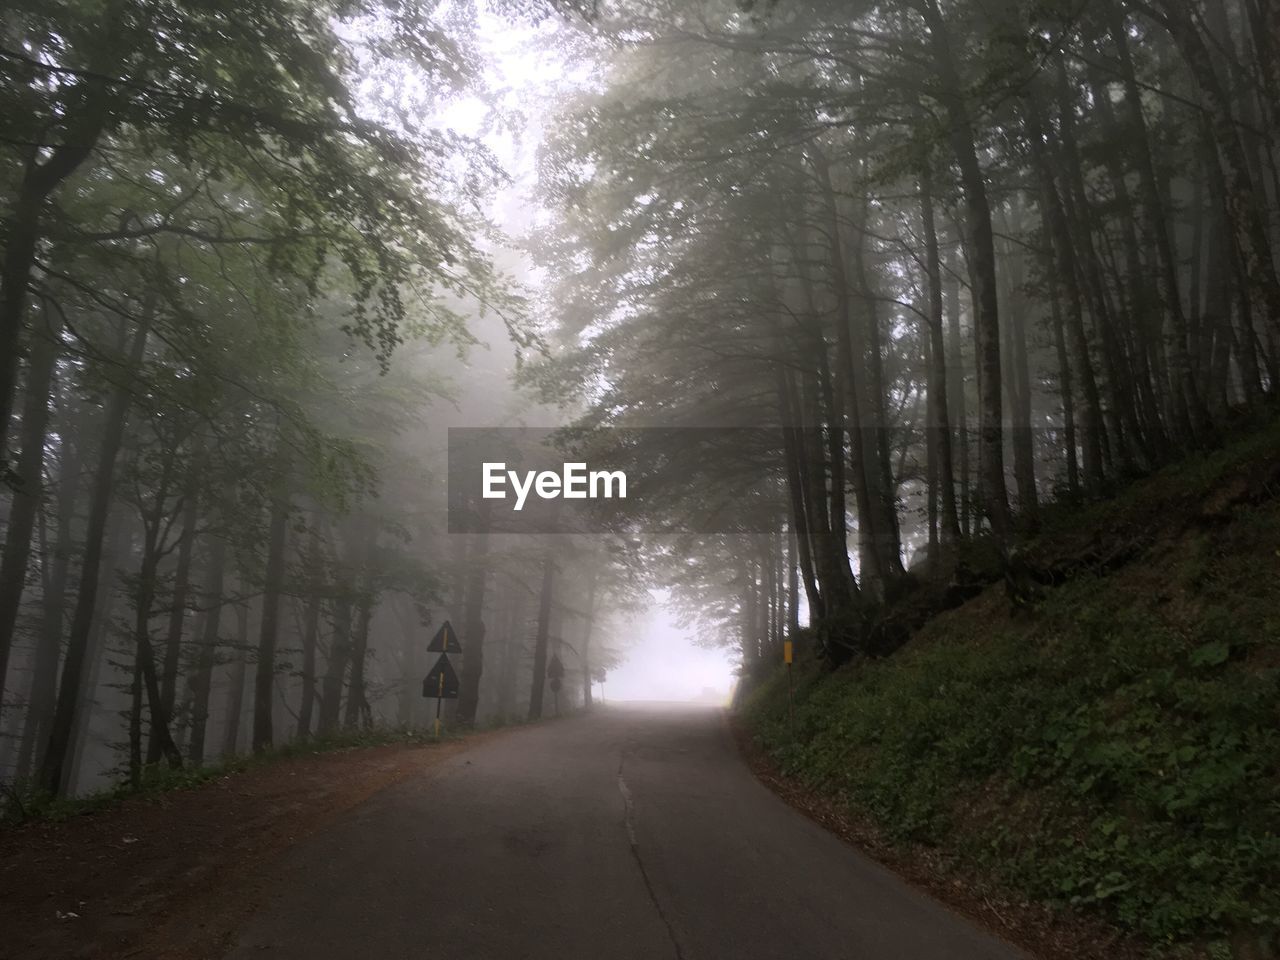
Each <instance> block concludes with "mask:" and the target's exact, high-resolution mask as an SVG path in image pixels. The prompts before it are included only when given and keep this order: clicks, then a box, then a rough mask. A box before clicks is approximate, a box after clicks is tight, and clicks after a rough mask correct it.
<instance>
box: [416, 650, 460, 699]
mask: <svg viewBox="0 0 1280 960" xmlns="http://www.w3.org/2000/svg"><path fill="white" fill-rule="evenodd" d="M422 695H423V696H424V697H435V698H437V699H444V700H453V699H455V698H456V697H457V696H458V674H457V673H456V672H455V671H454V669H453V664H451V663H450V662H449V658H448V657H446V656H445V655H444V654H443V653H442V654H440V659H439V660H437V661H436V665H435V666H434V667H432V668H431V672H430V673H428V674H427V678H426V679H425V680H423V681H422Z"/></svg>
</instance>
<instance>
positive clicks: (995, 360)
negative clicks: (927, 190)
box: [920, 0, 1010, 546]
mask: <svg viewBox="0 0 1280 960" xmlns="http://www.w3.org/2000/svg"><path fill="white" fill-rule="evenodd" d="M920 11H921V13H922V14H923V15H924V19H925V23H926V25H927V26H928V28H929V41H930V49H931V50H932V52H933V55H934V60H935V62H936V65H937V69H938V73H939V77H938V79H939V80H940V81H941V85H942V90H943V91H944V93H943V97H942V99H943V106H944V108H945V110H946V114H947V122H948V132H949V134H950V138H951V145H952V150H953V152H954V153H955V157H956V163H957V165H958V166H959V168H960V180H961V184H962V185H963V188H964V198H965V209H966V212H967V214H968V218H967V219H968V223H967V226H968V236H969V242H968V244H967V246H968V252H969V275H970V282H971V283H972V285H973V302H974V318H973V324H974V337H975V340H976V343H977V348H978V357H977V366H978V413H979V423H978V458H979V463H980V465H981V470H982V493H983V499H984V501H985V503H984V504H983V506H984V507H985V510H986V514H987V519H988V520H989V521H990V522H991V529H992V533H993V534H994V535H995V537H996V540H997V542H999V543H1000V544H1001V545H1002V546H1003V545H1006V544H1007V543H1008V540H1009V534H1010V529H1009V495H1008V492H1007V489H1006V487H1005V478H1004V428H1003V421H1002V417H1003V410H1002V406H1001V384H1000V308H999V300H998V295H997V287H996V259H995V239H994V230H993V228H992V224H991V206H990V203H989V201H988V199H987V183H986V177H985V175H984V174H983V172H982V166H981V164H979V162H978V152H977V149H976V147H975V146H974V134H973V123H972V120H971V119H970V116H969V107H968V105H967V104H966V103H965V99H964V90H965V89H966V86H965V85H964V83H963V82H962V80H961V77H960V70H959V67H958V65H957V64H956V61H955V57H954V54H953V53H952V50H951V41H950V39H949V35H948V27H947V23H946V21H945V20H944V18H943V16H942V12H941V10H940V9H939V7H938V3H937V0H922V2H921V3H920Z"/></svg>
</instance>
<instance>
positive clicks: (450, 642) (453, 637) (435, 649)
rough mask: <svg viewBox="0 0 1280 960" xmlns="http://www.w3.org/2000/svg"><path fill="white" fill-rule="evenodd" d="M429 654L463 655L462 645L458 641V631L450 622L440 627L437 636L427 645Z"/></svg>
mask: <svg viewBox="0 0 1280 960" xmlns="http://www.w3.org/2000/svg"><path fill="white" fill-rule="evenodd" d="M427 652H428V653H461V652H462V644H461V643H460V642H459V641H458V634H457V631H455V630H454V629H453V624H451V623H450V622H449V621H448V620H446V621H445V622H444V623H442V624H441V625H440V629H439V630H437V631H436V635H435V636H434V637H432V638H431V642H430V643H428V644H427Z"/></svg>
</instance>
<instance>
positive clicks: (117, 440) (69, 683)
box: [40, 298, 155, 794]
mask: <svg viewBox="0 0 1280 960" xmlns="http://www.w3.org/2000/svg"><path fill="white" fill-rule="evenodd" d="M154 309H155V301H154V298H152V299H149V300H148V301H147V302H146V303H145V304H144V306H143V310H142V318H141V320H140V321H139V324H138V329H137V330H136V331H135V333H134V336H133V346H132V348H131V349H130V351H129V359H128V363H127V366H126V372H127V373H126V375H127V376H132V375H135V374H136V373H137V371H138V369H139V368H140V367H141V365H142V358H143V355H144V353H145V352H146V346H147V334H148V332H149V330H150V324H151V315H152V311H153V310H154ZM129 401H130V394H129V390H128V388H127V387H126V386H124V385H123V384H122V385H120V386H118V387H117V388H116V390H115V391H114V392H113V393H112V396H111V401H110V405H109V407H108V410H107V415H106V418H105V422H104V423H103V430H102V446H101V447H100V448H99V451H98V468H97V472H96V475H95V477H94V483H93V494H92V498H91V502H90V506H89V520H88V524H87V525H86V527H85V538H84V556H83V559H82V561H81V566H80V590H79V593H78V595H77V596H76V606H75V612H74V613H73V614H72V617H71V630H70V633H69V634H68V636H67V655H66V661H65V664H64V666H63V669H62V680H61V683H60V684H59V686H58V704H57V707H56V709H55V712H54V718H53V726H52V728H51V729H50V731H49V747H48V749H47V750H46V752H45V762H44V764H43V766H42V767H41V770H40V783H41V785H42V786H43V787H44V789H46V790H47V791H49V793H52V794H58V793H60V792H61V791H62V789H63V785H64V776H65V772H66V771H65V766H66V763H67V760H68V757H69V754H70V751H71V747H72V736H71V734H72V731H73V730H74V729H75V721H76V712H77V709H78V707H79V702H78V701H79V694H80V676H81V674H82V672H83V671H84V664H85V654H86V652H87V650H88V645H89V630H90V627H91V626H92V625H93V613H94V608H95V605H96V603H97V597H98V568H99V567H100V566H101V564H102V539H103V536H102V535H103V532H104V531H105V530H106V526H107V516H108V514H109V513H110V511H111V493H112V487H113V481H114V479H115V469H116V458H117V456H118V454H119V452H120V445H121V443H122V442H123V440H124V425H125V420H126V418H127V417H128V413H129Z"/></svg>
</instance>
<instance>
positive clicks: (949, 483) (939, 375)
mask: <svg viewBox="0 0 1280 960" xmlns="http://www.w3.org/2000/svg"><path fill="white" fill-rule="evenodd" d="M920 216H921V219H922V220H923V222H924V244H925V270H926V272H927V274H928V278H929V309H928V318H929V321H928V326H929V337H928V342H929V387H928V389H929V398H928V399H929V408H928V409H929V415H928V419H927V421H926V427H925V429H926V431H927V433H928V450H929V462H930V464H931V465H933V466H931V468H930V475H931V476H932V477H934V478H935V485H936V487H937V497H936V498H932V499H931V502H933V503H935V504H937V505H938V506H940V507H941V512H942V524H941V529H940V530H939V536H940V539H941V542H942V543H944V544H947V543H954V542H955V541H956V540H959V539H960V520H959V516H958V515H957V513H956V478H955V466H954V464H953V462H952V456H951V422H950V419H949V418H948V416H947V398H948V396H950V391H949V389H948V386H947V348H946V341H945V339H944V334H943V328H942V324H943V303H942V258H941V256H940V255H939V253H938V225H937V221H936V218H935V217H934V211H933V171H932V170H931V169H930V168H929V167H928V165H926V166H925V168H924V171H923V173H922V175H921V177H920ZM934 509H935V511H936V510H937V507H935V508H934ZM930 559H931V561H933V560H936V557H931V558H930Z"/></svg>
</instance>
